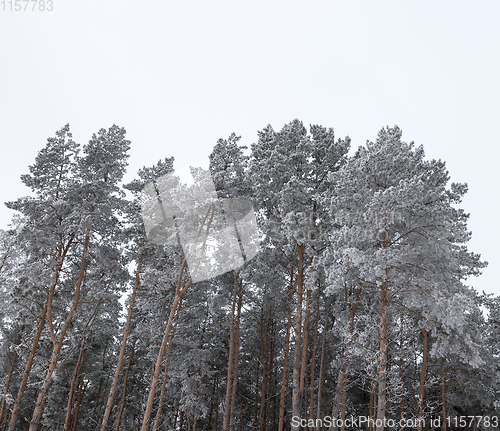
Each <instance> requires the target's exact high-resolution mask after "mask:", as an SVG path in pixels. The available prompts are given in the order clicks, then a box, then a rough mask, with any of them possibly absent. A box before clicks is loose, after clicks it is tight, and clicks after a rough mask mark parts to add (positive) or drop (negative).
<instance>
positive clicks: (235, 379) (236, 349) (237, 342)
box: [229, 279, 243, 431]
mask: <svg viewBox="0 0 500 431" xmlns="http://www.w3.org/2000/svg"><path fill="white" fill-rule="evenodd" d="M238 295H239V299H238V307H237V314H236V338H235V347H234V355H233V360H234V369H233V390H232V394H231V410H230V414H229V429H230V430H231V431H234V409H235V407H236V392H237V388H238V359H239V351H240V322H241V306H242V303H243V280H241V279H240V281H239V293H238Z"/></svg>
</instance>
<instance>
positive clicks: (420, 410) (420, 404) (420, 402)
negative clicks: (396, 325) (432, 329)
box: [418, 328, 428, 431]
mask: <svg viewBox="0 0 500 431" xmlns="http://www.w3.org/2000/svg"><path fill="white" fill-rule="evenodd" d="M422 335H423V352H422V368H421V370H420V384H419V387H418V431H422V422H421V421H422V418H423V416H424V392H425V376H426V374H427V356H428V355H427V330H426V329H425V328H424V329H423V330H422Z"/></svg>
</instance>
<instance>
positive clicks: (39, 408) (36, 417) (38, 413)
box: [29, 232, 90, 431]
mask: <svg viewBox="0 0 500 431" xmlns="http://www.w3.org/2000/svg"><path fill="white" fill-rule="evenodd" d="M89 240H90V233H89V232H87V234H86V235H85V241H84V245H83V252H82V258H81V262H80V273H79V274H78V281H77V282H76V288H75V294H74V297H73V304H72V306H71V309H70V311H69V314H68V316H67V317H66V321H65V322H64V325H63V327H62V328H61V332H60V334H59V337H58V338H57V341H56V343H55V344H54V348H53V349H52V357H51V360H50V365H49V368H48V370H47V373H46V375H45V379H44V382H43V385H42V389H41V390H40V393H39V394H38V398H37V401H36V404H35V410H34V411H33V417H32V419H31V423H30V428H29V431H37V430H38V426H39V424H40V420H41V418H42V413H43V407H44V404H45V400H46V398H47V395H48V392H49V388H50V385H51V384H52V378H53V375H54V371H55V370H56V366H57V362H58V360H59V354H60V353H61V348H62V344H63V341H64V337H65V336H66V331H67V330H68V328H69V325H70V324H71V321H72V320H73V316H74V315H75V312H76V309H77V307H78V302H79V300H80V290H81V287H82V284H83V276H84V274H85V265H86V262H87V253H88V248H89Z"/></svg>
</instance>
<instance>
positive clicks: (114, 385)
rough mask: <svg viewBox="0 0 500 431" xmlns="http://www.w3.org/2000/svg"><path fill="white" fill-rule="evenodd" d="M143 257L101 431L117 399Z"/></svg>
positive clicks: (131, 298) (104, 428)
mask: <svg viewBox="0 0 500 431" xmlns="http://www.w3.org/2000/svg"><path fill="white" fill-rule="evenodd" d="M143 256H144V250H141V254H140V255H139V261H138V263H137V270H136V273H135V283H134V289H133V291H132V296H131V297H130V304H129V306H128V314H127V321H126V323H125V329H124V330H123V340H122V345H121V348H120V355H119V356H118V363H117V364H116V370H115V375H114V377H113V382H112V383H111V388H110V389H109V395H108V402H107V404H106V410H105V411H104V416H103V418H102V423H101V431H105V430H106V427H107V425H108V421H109V415H110V414H111V408H112V407H113V399H114V397H115V392H116V388H117V386H118V381H119V379H120V373H121V370H122V364H123V358H124V357H125V350H126V348H127V340H128V334H129V332H130V323H131V321H132V312H133V309H134V303H135V297H136V295H137V288H138V287H139V282H140V275H141V269H142V258H143Z"/></svg>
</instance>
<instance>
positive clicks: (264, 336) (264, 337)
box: [259, 304, 271, 431]
mask: <svg viewBox="0 0 500 431" xmlns="http://www.w3.org/2000/svg"><path fill="white" fill-rule="evenodd" d="M270 314H271V309H269V312H268V317H267V324H266V329H265V333H264V332H263V331H264V304H263V305H262V314H261V319H260V322H261V323H260V328H261V329H260V337H261V343H262V354H263V356H264V358H263V361H262V365H263V369H262V386H261V391H260V416H259V431H265V421H266V408H267V396H266V395H267V380H268V370H269V363H268V360H269V349H268V345H269V324H270V321H271V316H270Z"/></svg>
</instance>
